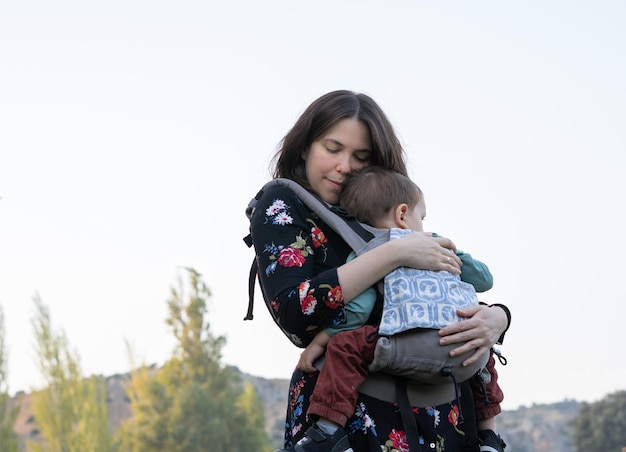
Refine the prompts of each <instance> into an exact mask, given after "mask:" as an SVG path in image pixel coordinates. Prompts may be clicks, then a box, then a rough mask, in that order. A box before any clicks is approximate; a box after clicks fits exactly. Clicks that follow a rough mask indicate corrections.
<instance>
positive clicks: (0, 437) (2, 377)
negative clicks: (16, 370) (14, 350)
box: [0, 306, 19, 452]
mask: <svg viewBox="0 0 626 452" xmlns="http://www.w3.org/2000/svg"><path fill="white" fill-rule="evenodd" d="M18 411H19V406H17V405H16V406H10V404H9V388H8V385H7V354H6V349H5V345H4V312H3V311H2V307H1V306H0V445H2V451H3V452H18V451H19V443H18V440H17V436H16V435H15V433H13V425H14V424H15V419H16V418H17V413H18Z"/></svg>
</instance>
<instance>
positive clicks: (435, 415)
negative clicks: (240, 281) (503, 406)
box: [251, 91, 509, 452]
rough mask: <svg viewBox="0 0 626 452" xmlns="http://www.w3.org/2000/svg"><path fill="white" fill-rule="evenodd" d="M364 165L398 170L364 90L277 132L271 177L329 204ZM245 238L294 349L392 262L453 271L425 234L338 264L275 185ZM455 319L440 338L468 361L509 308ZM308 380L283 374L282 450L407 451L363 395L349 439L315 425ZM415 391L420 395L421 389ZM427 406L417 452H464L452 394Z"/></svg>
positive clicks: (331, 247) (497, 332)
mask: <svg viewBox="0 0 626 452" xmlns="http://www.w3.org/2000/svg"><path fill="white" fill-rule="evenodd" d="M371 165H379V166H381V167H384V168H388V169H391V170H394V171H398V172H400V173H402V174H404V175H406V174H407V171H406V165H405V160H404V151H403V149H402V146H401V145H400V142H399V140H398V138H397V137H396V135H395V132H394V130H393V127H392V126H391V124H390V122H389V121H388V119H387V117H386V116H385V114H384V113H383V111H382V110H381V109H380V107H379V106H378V105H377V104H376V103H375V102H374V101H373V100H372V99H371V98H370V97H368V96H367V95H364V94H358V93H353V92H351V91H333V92H330V93H328V94H325V95H323V96H321V97H320V98H318V99H317V100H315V101H314V102H313V103H312V104H311V105H310V106H309V107H308V108H307V109H306V110H305V112H304V113H303V114H302V115H301V116H300V118H299V119H298V120H297V121H296V124H295V125H294V126H293V128H292V129H291V130H290V131H289V132H288V134H287V135H286V136H285V137H284V139H283V140H282V143H281V146H280V147H279V150H278V152H277V154H276V156H275V168H274V171H273V175H274V177H284V178H288V179H292V180H294V181H296V182H298V183H299V184H300V185H303V186H304V187H306V188H307V189H308V190H310V191H311V192H312V193H314V194H316V195H317V196H319V197H320V198H321V199H322V200H324V201H326V202H327V203H329V204H337V203H338V202H339V197H340V194H341V190H342V187H343V184H344V182H345V181H346V179H347V177H348V175H349V174H350V173H351V172H352V171H355V170H358V169H361V168H364V167H366V166H371ZM251 234H252V241H253V244H254V248H255V253H256V256H257V260H258V263H259V273H260V283H261V287H262V290H263V292H264V295H265V297H266V298H268V299H270V300H272V303H271V306H272V313H273V315H274V318H275V319H276V321H277V322H278V324H279V325H280V326H281V328H282V329H283V331H284V332H285V333H286V334H287V336H288V337H289V338H290V340H291V341H292V342H293V343H295V344H297V345H299V346H301V347H305V346H306V345H308V343H310V341H311V340H312V339H313V337H314V336H315V334H316V333H317V331H318V330H319V328H321V327H325V326H329V325H332V324H336V323H341V322H343V321H344V307H345V305H346V303H349V302H350V301H351V300H352V299H353V298H354V297H355V296H357V295H358V294H360V293H361V292H363V291H364V290H365V289H367V288H369V287H370V286H373V285H375V284H376V283H377V282H378V281H379V280H381V279H382V278H384V276H385V275H386V274H387V273H389V272H390V271H392V270H394V269H396V268H398V267H401V266H405V267H413V268H419V269H427V270H447V271H449V272H452V273H455V274H459V273H460V265H461V262H460V259H459V258H458V257H457V256H456V254H455V253H454V250H455V246H454V244H453V243H452V242H451V241H450V240H449V239H447V238H442V237H432V234H430V233H413V234H409V235H407V236H405V237H403V238H401V239H397V240H393V241H390V242H388V243H385V244H383V245H381V246H379V247H377V248H375V249H373V250H372V251H370V252H368V253H366V254H364V255H362V256H359V257H357V258H355V259H353V260H351V261H350V262H347V263H346V258H347V256H348V254H349V253H350V251H351V250H350V248H349V247H348V245H347V244H346V243H345V242H344V241H343V239H342V238H341V237H340V236H338V235H337V234H336V233H335V232H334V231H332V230H331V229H330V228H328V227H327V226H326V225H324V224H323V223H322V222H321V221H319V219H317V218H316V216H315V215H314V214H313V213H312V212H311V211H310V210H309V209H308V208H307V207H306V206H305V205H304V204H302V202H301V201H299V199H298V198H297V196H296V195H295V194H294V193H293V192H292V191H291V190H290V189H289V188H287V187H284V186H278V187H274V188H272V189H270V190H267V191H266V192H264V194H263V195H262V196H261V198H260V199H259V200H258V204H257V207H256V209H255V211H254V213H253V215H252V219H251ZM460 315H461V316H463V317H468V319H467V320H466V321H464V322H460V323H458V324H454V325H451V326H449V327H446V328H444V329H442V330H441V333H440V335H441V343H442V344H459V346H458V347H457V348H455V349H454V350H453V351H452V352H451V353H454V354H460V353H465V352H467V351H471V350H475V352H474V354H473V355H472V356H471V357H470V358H468V362H474V361H476V360H477V359H479V357H480V356H481V355H483V354H485V353H488V352H489V350H490V348H491V346H492V345H494V344H495V343H496V342H497V341H498V339H499V338H500V336H501V335H502V334H503V333H504V332H505V331H506V329H507V328H508V323H509V314H508V310H507V309H506V308H503V307H501V306H500V305H497V307H495V308H490V307H487V306H480V307H472V308H468V309H466V310H464V311H461V312H460ZM378 321H379V318H376V316H375V315H373V316H372V318H371V319H370V323H371V324H373V325H376V324H377V322H378ZM316 378H317V373H303V372H301V371H299V370H296V371H295V372H294V374H293V376H292V380H291V384H290V390H289V405H288V409H287V419H286V432H285V447H287V448H290V449H288V450H293V451H298V452H305V451H315V450H333V451H340V450H344V451H347V450H350V448H352V449H353V450H355V451H358V452H362V451H372V452H374V451H376V452H379V451H381V450H387V451H392V450H408V447H407V443H406V435H405V433H404V427H403V425H402V421H401V417H400V414H399V412H398V406H397V404H396V403H392V402H389V401H385V400H381V399H379V398H375V397H372V396H370V395H365V394H361V395H360V397H359V402H358V403H357V405H356V406H355V410H354V416H353V417H352V418H351V419H350V420H349V421H348V424H347V427H346V429H347V430H348V437H344V438H336V437H333V435H329V434H327V433H325V432H324V431H322V430H321V429H320V428H319V427H318V426H314V425H313V424H314V419H307V417H306V412H307V409H308V404H309V396H310V394H311V392H312V390H313V387H314V386H315V382H316ZM422 390H423V392H425V393H428V391H429V388H427V387H424V388H422ZM426 399H428V397H426ZM426 399H425V400H426ZM429 402H430V403H425V404H423V405H420V406H418V407H416V408H414V409H413V412H414V414H415V421H416V423H417V425H418V429H419V432H420V435H421V439H422V440H423V443H424V447H425V448H426V450H429V449H430V450H438V451H461V450H463V443H464V432H463V431H462V426H461V425H459V423H458V409H459V408H458V406H457V399H456V398H455V397H452V396H451V397H449V399H447V400H446V401H443V400H440V401H438V403H436V404H434V403H432V400H430V399H429ZM418 405H419V404H418ZM427 405H428V406H427ZM305 434H306V435H305ZM299 441H300V444H299V445H297V446H296V443H298V442H299Z"/></svg>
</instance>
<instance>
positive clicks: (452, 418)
mask: <svg viewBox="0 0 626 452" xmlns="http://www.w3.org/2000/svg"><path fill="white" fill-rule="evenodd" d="M448 422H450V424H452V425H454V426H455V427H456V426H457V425H458V424H459V407H458V406H457V405H452V408H451V409H450V412H449V413H448Z"/></svg>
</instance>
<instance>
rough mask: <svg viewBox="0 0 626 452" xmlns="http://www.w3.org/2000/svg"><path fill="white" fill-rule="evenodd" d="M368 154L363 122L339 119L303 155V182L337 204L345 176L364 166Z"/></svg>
mask: <svg viewBox="0 0 626 452" xmlns="http://www.w3.org/2000/svg"><path fill="white" fill-rule="evenodd" d="M371 155H372V150H371V142H370V133H369V130H368V128H367V127H366V126H365V124H363V123H362V122H360V121H359V120H358V119H355V118H346V119H342V120H341V121H339V122H338V123H337V124H335V126H333V127H331V128H330V129H329V130H328V132H326V134H325V135H324V136H323V137H322V138H320V139H319V140H317V141H314V142H313V144H311V147H310V149H309V150H308V152H305V153H304V154H303V156H302V158H303V159H304V160H305V167H306V178H307V181H308V182H309V185H310V186H311V188H312V189H313V191H314V192H315V193H317V194H318V195H319V196H320V197H321V198H322V199H323V200H324V201H326V202H327V203H330V204H338V203H339V196H340V195H341V190H342V189H343V185H344V183H345V182H346V179H347V177H348V175H349V174H350V173H351V172H352V171H355V170H359V169H362V168H364V167H366V166H368V165H369V164H370V161H371Z"/></svg>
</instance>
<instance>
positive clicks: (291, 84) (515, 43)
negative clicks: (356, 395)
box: [0, 0, 626, 409]
mask: <svg viewBox="0 0 626 452" xmlns="http://www.w3.org/2000/svg"><path fill="white" fill-rule="evenodd" d="M625 21H626V4H624V3H623V2H621V1H618V0H616V1H603V0H600V1H597V2H587V1H565V0H563V1H551V0H548V1H541V2H539V1H533V0H531V1H526V2H501V1H476V2H461V1H446V0H444V1H438V2H426V1H421V0H395V1H391V2H383V1H372V0H359V1H357V0H342V1H330V0H320V1H316V2H294V1H287V0H269V1H265V2H257V1H251V0H245V1H229V2H226V1H182V2H180V1H179V2H174V1H168V0H160V1H147V0H123V1H122V0H109V1H107V2H85V1H78V0H76V1H71V0H59V1H55V2H47V1H36V0H24V1H20V2H3V3H2V4H1V5H0V307H1V308H2V310H3V312H4V324H5V325H4V326H5V328H4V329H5V342H6V346H7V352H8V354H7V358H8V384H9V390H10V392H11V393H14V392H16V391H19V390H26V391H28V390H31V389H33V388H37V387H38V385H40V384H41V379H40V376H39V371H38V367H37V361H36V353H35V350H36V348H35V339H34V333H33V328H32V325H31V321H32V318H33V316H34V302H33V298H34V297H36V296H38V297H40V298H41V300H42V302H43V303H44V305H46V306H47V308H48V309H49V311H50V316H51V321H52V325H53V328H54V329H55V330H56V331H58V332H63V333H64V334H65V335H66V336H67V339H68V341H69V343H70V346H71V348H72V349H74V350H75V351H76V353H77V354H78V355H79V356H80V360H81V366H82V368H83V371H84V372H85V373H86V374H102V375H111V374H114V373H121V372H127V371H128V370H129V369H130V366H131V359H130V357H129V353H128V349H127V345H128V346H129V347H130V349H131V350H132V351H133V352H132V353H133V354H134V356H135V358H136V359H141V360H142V361H145V362H147V363H157V364H162V363H163V362H164V361H165V360H166V359H167V358H168V357H169V356H170V355H171V352H172V349H173V347H174V340H173V336H172V334H171V332H170V331H169V329H168V327H167V325H166V323H165V319H166V317H167V305H166V301H167V299H168V298H169V295H170V290H171V288H172V287H177V285H178V281H179V279H180V278H183V279H185V277H186V276H185V271H184V270H183V269H184V267H193V268H194V269H196V270H197V271H198V272H199V273H201V275H202V278H203V280H204V281H205V282H206V284H207V285H208V286H209V288H210V290H211V294H212V296H211V300H210V303H209V314H208V320H209V323H210V328H211V331H213V333H214V334H219V335H224V336H225V338H226V340H227V343H226V345H225V347H224V349H223V357H222V361H223V362H224V363H225V364H231V365H235V366H237V367H239V369H241V370H242V371H244V372H247V373H251V374H254V375H258V376H262V377H266V378H289V377H290V375H291V371H292V369H293V367H294V366H295V364H296V362H297V358H298V355H299V352H300V350H299V349H297V348H295V347H294V346H292V345H291V343H290V342H289V341H288V340H287V339H286V338H285V337H284V336H283V335H282V333H280V331H279V330H278V328H276V327H275V325H274V324H273V323H272V320H271V318H270V316H269V314H268V313H267V311H266V308H265V306H264V305H263V303H262V301H261V298H260V294H258V293H257V303H256V307H255V311H254V312H255V318H254V320H252V321H247V322H244V321H243V317H244V315H245V312H246V308H247V301H248V297H247V283H248V271H249V268H250V263H251V260H252V257H253V252H252V251H251V250H250V249H248V248H247V247H246V246H245V244H244V242H243V241H242V238H243V237H244V236H245V235H246V233H247V231H248V220H247V218H246V217H245V215H244V209H245V207H246V205H247V203H248V201H249V200H250V198H252V197H253V196H254V195H255V194H256V192H257V191H258V189H259V188H260V187H261V186H262V184H263V183H264V182H266V181H267V180H269V178H270V172H269V165H270V159H271V156H272V154H273V152H274V151H275V149H276V147H277V145H278V144H279V142H280V140H281V139H282V137H283V136H284V135H285V134H286V132H287V131H288V130H289V128H290V127H291V126H292V125H293V123H294V122H295V120H296V119H297V117H298V116H299V114H300V113H302V111H303V110H304V109H305V108H306V106H307V105H308V104H309V103H310V102H312V101H313V100H314V99H316V98H317V97H318V96H320V95H322V94H324V93H326V92H328V91H332V90H336V89H351V90H354V91H358V92H364V93H366V94H368V95H370V96H372V97H373V98H374V99H375V100H376V101H377V102H378V103H379V104H380V105H381V107H382V108H383V109H384V111H385V112H386V113H387V115H388V116H389V118H390V120H391V121H392V123H393V124H394V127H395V129H396V131H397V133H398V135H399V137H400V139H401V141H402V144H403V146H404V148H405V149H406V152H407V158H408V162H409V172H410V175H411V177H412V178H413V179H414V180H415V181H416V182H417V183H418V184H419V185H420V187H421V188H422V190H423V191H424V193H425V196H426V203H427V211H428V217H427V219H426V221H425V224H424V227H425V229H426V230H431V231H436V232H438V233H439V234H441V235H445V236H447V237H450V238H452V239H453V240H454V242H455V243H456V245H457V246H458V248H460V249H462V250H464V251H467V252H470V253H471V254H472V255H473V256H474V257H476V258H478V259H480V260H482V261H483V262H485V263H487V264H488V265H489V267H490V269H491V272H492V274H493V276H494V288H493V289H492V290H490V291H488V292H486V293H485V294H483V295H482V296H481V300H482V301H485V302H487V303H503V304H506V305H507V306H508V307H509V308H510V309H511V311H512V314H513V322H512V325H511V329H510V331H509V332H508V333H507V336H506V340H505V343H504V344H503V346H502V347H501V348H500V349H501V351H502V353H503V354H504V355H505V356H506V357H507V359H508V365H507V366H498V369H499V372H500V383H501V386H502V388H503V390H504V392H505V400H504V403H503V407H504V408H505V409H514V408H516V407H519V406H530V405H532V404H535V403H553V402H558V401H562V400H564V399H575V400H579V401H589V402H593V401H596V400H599V399H601V398H602V397H604V396H605V395H607V394H609V393H611V392H614V391H617V390H624V389H626V378H625V377H626V361H625V360H624V359H623V358H622V356H621V355H622V354H623V353H622V352H621V351H620V350H621V349H622V348H623V344H624V304H625V302H626V296H625V295H624V293H625V292H624V289H623V270H624V262H623V261H624V257H623V256H624V255H625V254H626V245H625V241H624V239H623V234H624V231H625V230H626V219H625V218H624V214H623V212H622V211H623V205H624V201H623V199H622V198H623V196H624V195H625V194H626V181H625V178H624V175H623V173H624V170H625V169H626V127H625V124H626V58H624V55H626V29H625V28H624V26H623V24H624V22H625Z"/></svg>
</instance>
